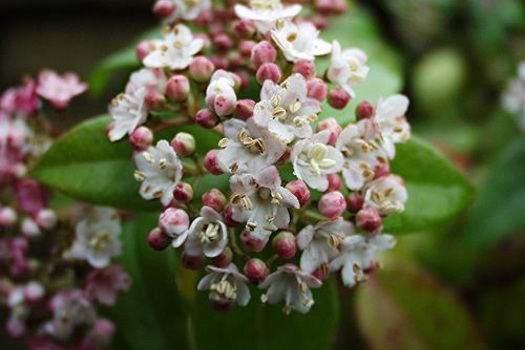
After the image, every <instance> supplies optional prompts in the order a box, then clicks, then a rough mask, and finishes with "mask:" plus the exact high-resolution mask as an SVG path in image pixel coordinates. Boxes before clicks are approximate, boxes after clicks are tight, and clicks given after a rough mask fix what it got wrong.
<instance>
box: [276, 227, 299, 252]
mask: <svg viewBox="0 0 525 350" xmlns="http://www.w3.org/2000/svg"><path fill="white" fill-rule="evenodd" d="M272 245H273V249H274V250H275V252H276V253H277V255H279V256H280V257H281V258H283V259H291V258H293V257H294V256H295V253H296V252H297V243H296V242H295V236H294V234H293V233H291V232H288V231H282V232H279V234H277V236H275V237H274V238H273V240H272Z"/></svg>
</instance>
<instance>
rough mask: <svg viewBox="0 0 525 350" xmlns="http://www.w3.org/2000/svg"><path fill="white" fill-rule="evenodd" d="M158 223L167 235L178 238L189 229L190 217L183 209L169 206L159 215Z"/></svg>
mask: <svg viewBox="0 0 525 350" xmlns="http://www.w3.org/2000/svg"><path fill="white" fill-rule="evenodd" d="M158 225H159V229H160V230H162V232H163V233H164V234H165V235H167V236H168V237H171V238H176V237H178V236H179V235H181V234H183V233H184V232H185V231H186V230H187V229H188V227H189V226H190V218H189V216H188V214H187V213H186V212H185V211H184V210H182V209H177V208H168V209H166V210H165V211H164V212H163V213H162V214H161V215H160V216H159V220H158ZM154 231H155V230H153V231H152V233H153V232H154Z"/></svg>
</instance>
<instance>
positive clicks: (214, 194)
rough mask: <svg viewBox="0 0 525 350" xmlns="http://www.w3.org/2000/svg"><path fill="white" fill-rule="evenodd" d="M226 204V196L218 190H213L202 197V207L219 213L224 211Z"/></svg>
mask: <svg viewBox="0 0 525 350" xmlns="http://www.w3.org/2000/svg"><path fill="white" fill-rule="evenodd" d="M226 202H227V199H226V196H225V195H224V194H223V193H222V192H221V191H219V190H218V189H216V188H212V189H211V190H209V191H206V192H205V193H204V194H203V195H202V205H204V206H207V207H210V208H212V209H213V210H215V211H216V212H217V213H220V212H221V211H222V210H223V209H224V206H225V205H226Z"/></svg>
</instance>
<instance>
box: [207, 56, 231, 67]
mask: <svg viewBox="0 0 525 350" xmlns="http://www.w3.org/2000/svg"><path fill="white" fill-rule="evenodd" d="M210 60H211V61H212V62H213V65H214V66H215V69H224V70H227V69H229V68H230V64H229V62H228V58H227V57H226V56H219V55H213V56H210Z"/></svg>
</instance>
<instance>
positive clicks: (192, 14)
mask: <svg viewBox="0 0 525 350" xmlns="http://www.w3.org/2000/svg"><path fill="white" fill-rule="evenodd" d="M173 4H174V5H175V11H174V12H173V15H171V16H170V17H169V18H167V19H166V22H175V21H177V20H179V19H183V20H186V21H193V20H194V19H196V18H197V17H199V16H200V15H201V14H202V13H204V12H205V11H207V10H209V9H210V8H211V0H173Z"/></svg>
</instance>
